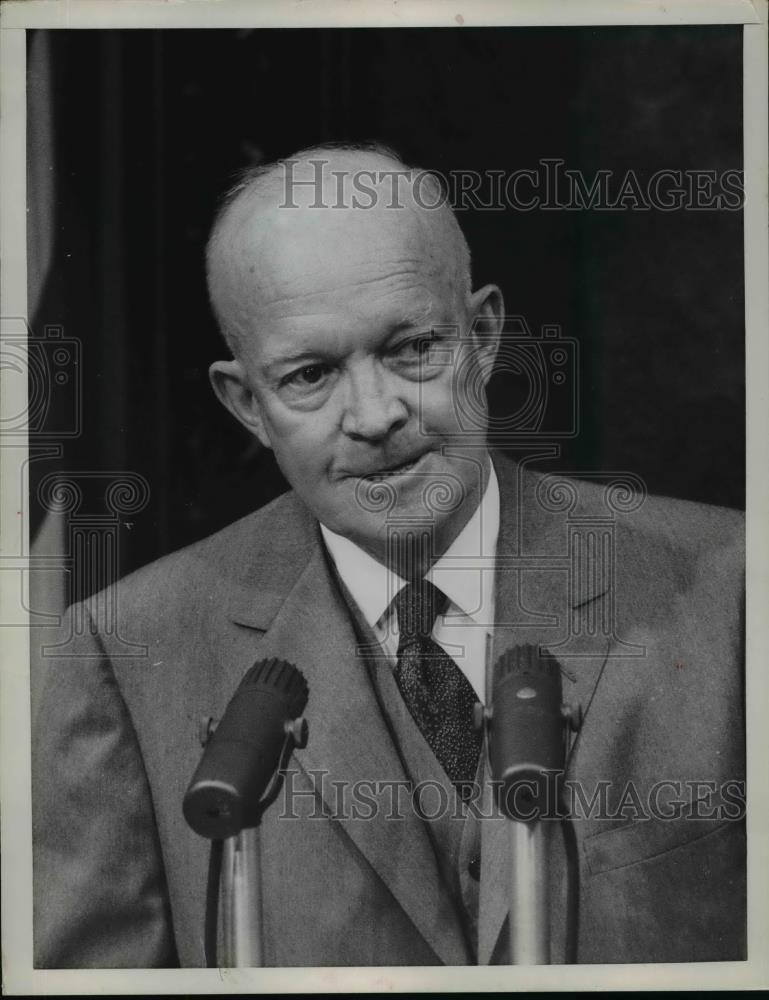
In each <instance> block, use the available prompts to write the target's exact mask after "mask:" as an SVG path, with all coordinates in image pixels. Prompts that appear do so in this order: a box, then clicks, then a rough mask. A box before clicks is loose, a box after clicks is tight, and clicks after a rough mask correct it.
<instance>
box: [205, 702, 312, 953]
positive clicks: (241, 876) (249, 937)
mask: <svg viewBox="0 0 769 1000" xmlns="http://www.w3.org/2000/svg"><path fill="white" fill-rule="evenodd" d="M285 732H286V739H285V742H284V744H283V749H282V751H281V755H280V763H279V765H278V768H277V770H276V771H275V774H274V775H273V777H272V780H271V781H270V784H269V785H268V786H267V788H266V790H265V793H264V795H263V797H262V798H261V799H260V800H259V802H258V804H257V806H256V808H255V809H254V811H253V813H252V815H251V816H250V817H249V820H248V824H247V825H246V826H245V827H244V828H243V829H242V830H241V831H240V832H239V833H236V834H235V835H234V836H232V837H227V838H225V839H224V840H223V841H219V844H220V845H221V850H222V857H221V871H220V876H219V899H218V903H219V907H220V915H221V922H222V939H221V940H222V948H221V956H218V957H217V958H218V960H217V965H219V966H220V967H221V968H227V969H254V968H261V967H262V966H263V965H264V937H263V921H262V867H261V841H260V837H259V827H260V825H261V822H262V816H263V815H264V813H265V811H266V810H267V808H268V807H269V806H271V805H272V803H273V802H274V801H275V799H276V798H277V797H278V794H279V793H280V789H281V788H282V787H283V772H284V770H285V768H286V766H287V764H288V760H289V758H290V756H291V754H292V753H293V751H294V749H295V748H299V749H301V748H302V747H304V746H306V745H307V734H308V727H307V721H306V720H305V719H294V720H291V721H288V722H286V724H285ZM212 859H213V844H212Z"/></svg>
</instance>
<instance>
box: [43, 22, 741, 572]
mask: <svg viewBox="0 0 769 1000" xmlns="http://www.w3.org/2000/svg"><path fill="white" fill-rule="evenodd" d="M37 34H38V35H40V33H37ZM45 35H46V36H47V37H46V39H45V45H44V46H41V47H40V48H41V49H44V57H41V56H40V55H39V53H38V54H36V55H35V58H31V59H30V70H29V94H30V105H29V112H30V116H29V126H28V128H29V130H30V136H31V138H32V139H34V142H33V141H31V142H30V147H29V148H30V155H31V157H32V158H34V157H42V158H43V159H38V161H37V167H38V169H35V164H34V163H33V162H32V160H31V162H30V178H29V202H30V210H31V211H34V209H35V208H36V207H37V208H39V207H40V205H41V204H42V203H43V202H42V200H41V198H42V195H41V190H40V189H41V185H42V184H44V183H52V184H53V189H52V190H53V206H54V208H53V212H52V213H50V218H49V219H48V222H47V225H48V227H49V229H48V232H47V233H45V232H44V233H43V235H42V236H41V235H40V233H39V228H38V230H37V231H32V230H30V237H29V244H30V245H29V252H30V255H31V264H32V265H34V264H35V263H36V258H35V255H36V254H37V255H38V257H40V256H41V254H42V250H41V241H42V240H45V239H47V240H48V241H49V246H50V247H51V255H52V256H51V266H50V268H49V269H48V271H47V277H46V278H45V281H44V283H43V285H42V291H41V294H40V295H39V297H38V298H37V307H36V309H35V311H34V314H33V315H32V316H31V317H30V322H31V327H32V332H33V336H35V337H42V336H43V335H44V333H45V328H46V326H48V325H51V324H54V325H57V326H61V327H63V329H64V333H65V335H66V336H67V337H74V338H78V339H79V340H80V341H81V343H82V362H81V365H80V371H79V376H78V377H79V378H80V380H81V384H82V387H83V399H84V406H83V430H82V433H81V434H80V436H79V437H77V438H75V439H70V440H66V441H65V442H64V451H63V457H62V459H61V460H60V461H59V462H58V467H60V468H63V469H66V470H81V471H84V470H96V471H104V472H118V471H121V470H129V471H132V472H137V473H140V474H141V475H142V476H144V477H146V479H147V480H148V481H149V483H150V487H151V497H150V502H149V504H148V506H147V507H146V508H145V509H144V510H143V511H141V512H139V513H137V514H135V515H132V516H131V518H130V520H129V521H126V523H125V524H123V525H122V528H123V530H122V531H121V542H120V544H121V552H120V571H121V572H126V571H128V570H131V569H133V568H135V567H136V566H139V565H141V564H143V563H145V562H148V561H149V560H151V559H153V558H155V557H156V556H158V555H161V554H163V553H165V552H168V551H170V550H172V549H175V548H178V547H180V546H182V545H184V544H186V543H188V542H190V541H193V540H195V539H197V538H200V537H203V536H204V535H207V534H209V533H210V532H212V531H214V530H216V529H218V528H219V527H222V526H223V525H225V524H227V523H228V522H230V521H232V520H234V519H235V518H236V517H238V516H240V515H242V514H245V513H246V512H248V511H250V510H252V509H254V508H255V507H257V506H259V505H261V504H262V503H264V502H266V501H267V500H268V499H270V498H272V497H273V496H275V495H276V494H277V493H279V492H281V491H282V490H283V489H285V488H286V486H285V483H284V482H283V481H282V479H281V477H280V475H279V473H278V471H277V469H276V467H275V465H274V463H273V461H272V458H271V455H270V454H269V453H268V452H264V451H261V452H260V451H259V450H258V449H257V448H256V447H255V445H254V443H253V441H252V440H251V439H249V438H248V436H247V435H246V433H245V431H242V430H241V429H240V428H239V427H238V425H236V424H235V422H234V421H233V420H232V418H231V417H229V415H228V414H227V413H225V411H224V410H223V409H222V408H221V407H220V405H219V404H218V403H217V402H216V400H215V398H214V396H213V393H212V392H211V390H210V388H209V386H208V381H207V374H206V370H207V367H208V364H209V363H210V362H211V361H212V360H213V359H214V358H215V357H217V356H223V354H224V349H223V348H222V347H221V346H220V342H219V337H218V334H217V331H216V327H215V324H214V321H213V318H212V315H211V312H210V310H209V306H208V302H207V297H206V290H205V280H204V270H203V248H204V244H205V239H206V236H207V231H208V227H209V225H210V222H211V218H212V215H213V211H214V208H215V204H216V199H217V197H218V195H219V194H220V193H221V192H222V190H223V189H224V188H226V187H227V185H228V184H229V182H230V180H231V177H232V174H233V172H234V171H235V170H237V169H238V168H240V167H242V166H244V165H246V164H247V163H249V162H258V161H261V160H271V159H274V158H277V157H280V156H284V155H286V154H288V153H290V152H292V151H293V150H295V149H297V148H300V147H302V146H307V145H310V144H312V143H315V142H322V141H329V140H341V139H351V140H360V139H378V140H381V141H383V142H385V143H388V144H390V145H392V146H394V147H395V148H396V149H397V150H398V151H399V152H400V153H401V154H402V155H403V157H404V158H405V160H406V161H407V162H411V163H416V164H419V165H421V166H424V167H427V168H434V169H438V170H441V171H448V170H450V169H452V168H454V169H456V168H459V169H465V170H467V169H477V170H489V169H499V170H505V171H512V170H515V169H518V168H535V167H536V166H537V163H538V161H539V160H541V159H542V158H544V157H562V158H563V159H564V160H565V161H566V166H567V167H569V168H573V169H581V170H583V171H584V172H585V173H586V174H587V175H588V176H590V175H592V174H593V173H594V172H595V171H597V170H599V169H610V170H612V171H614V172H615V173H616V175H617V176H618V177H620V176H621V175H622V174H623V173H624V172H625V171H627V170H629V169H633V170H635V171H636V172H637V173H638V175H639V176H641V177H643V176H644V175H646V176H648V174H649V173H651V172H653V171H655V170H658V169H662V168H671V169H681V170H691V169H697V170H704V169H712V170H716V171H723V170H727V169H741V167H742V125H741V122H742V83H741V81H742V61H741V46H742V33H741V29H740V28H733V27H720V26H714V27H711V26H708V27H703V26H698V27H686V28H667V27H665V28H596V29H592V28H579V29H576V28H570V29H553V28H548V29H535V28H493V29H491V28H484V29H467V28H461V29H459V28H458V29H456V30H455V29H401V30H373V29H329V30H325V29H324V30H305V29H302V30H297V29H292V30H243V31H230V30H190V31H93V30H91V31H50V32H46V33H45ZM34 36H35V33H30V45H31V46H32V47H34V45H35V44H36V43H35V37H34ZM38 44H39V41H38ZM41 109H42V110H41ZM47 115H49V116H50V133H48V134H49V136H50V138H49V139H48V140H47V141H46V140H45V139H43V141H42V145H41V139H40V136H41V134H42V135H45V134H46V133H45V132H44V130H42V128H41V119H42V118H44V117H46V116H47ZM43 161H45V162H46V163H47V164H48V166H47V168H46V169H47V170H48V174H47V175H46V171H45V170H42V169H39V168H40V167H41V164H42V163H43ZM41 176H43V177H44V176H47V177H48V181H47V182H46V181H41ZM460 222H461V224H462V226H463V228H464V230H465V233H466V235H467V237H468V240H469V242H470V246H471V248H472V250H473V258H474V281H475V283H476V285H480V284H482V283H484V282H486V281H494V282H496V283H497V284H499V285H500V286H501V288H502V290H503V292H504V295H505V300H506V304H507V309H508V312H511V313H518V314H522V315H523V316H524V317H525V318H526V320H527V322H528V324H529V326H530V328H531V330H532V331H533V332H535V333H536V332H539V329H540V327H541V325H542V324H559V325H560V326H561V328H562V331H563V335H564V336H567V337H574V338H576V339H577V340H578V341H579V343H580V347H581V359H582V360H581V365H580V370H579V372H578V378H579V382H580V389H581V407H580V433H579V435H578V436H577V437H576V438H574V439H571V440H567V441H563V442H561V444H562V452H561V456H560V458H559V459H558V460H557V461H556V462H554V463H551V467H552V468H558V469H561V470H564V471H571V472H577V473H579V472H580V471H583V472H584V471H590V470H610V471H620V470H627V471H632V472H634V473H636V474H637V475H639V476H641V477H642V478H643V479H644V481H645V482H646V484H647V486H648V488H649V490H650V491H651V492H655V493H660V494H667V495H671V496H678V497H684V498H688V499H693V500H698V501H704V502H709V503H717V504H724V505H728V506H735V507H740V506H743V504H744V481H745V480H744V477H745V466H744V306H743V256H742V213H741V212H728V211H676V212H661V211H656V210H652V211H650V212H637V211H622V212H601V211H597V210H592V211H577V212H566V211H533V212H520V211H517V212H512V211H507V212H483V213H472V212H462V213H461V214H460ZM36 233H37V235H36ZM506 391H507V393H508V394H509V392H510V391H511V389H510V386H509V385H506V384H505V382H504V380H502V381H500V380H498V381H497V383H496V384H495V385H494V392H493V400H494V401H495V406H497V405H499V404H500V401H504V398H505V393H506ZM57 405H59V404H56V405H53V406H52V407H51V410H50V412H49V415H48V423H49V428H48V429H49V430H52V432H53V433H55V430H56V420H57V419H59V418H58V417H57V408H56V407H57ZM61 405H63V404H61ZM52 467H53V466H52V463H50V462H47V461H38V462H35V463H33V466H32V484H33V489H34V483H35V481H36V480H39V478H40V477H41V476H43V475H45V474H47V473H48V472H50V471H51V468H52ZM40 520H41V512H40V510H39V509H37V510H35V509H33V519H32V528H33V531H34V530H35V529H36V527H37V526H38V525H39V523H40Z"/></svg>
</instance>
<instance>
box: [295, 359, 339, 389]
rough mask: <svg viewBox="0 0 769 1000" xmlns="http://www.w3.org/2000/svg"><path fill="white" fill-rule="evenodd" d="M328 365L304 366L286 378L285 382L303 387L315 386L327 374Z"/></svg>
mask: <svg viewBox="0 0 769 1000" xmlns="http://www.w3.org/2000/svg"><path fill="white" fill-rule="evenodd" d="M328 371H329V369H328V365H305V366H304V368H297V370H296V371H295V372H291V374H290V375H288V376H287V377H286V380H285V381H286V382H288V383H291V384H293V385H297V386H299V387H300V388H301V387H303V386H311V385H317V384H318V383H319V382H320V381H321V380H322V379H323V378H324V376H326V375H327V374H328Z"/></svg>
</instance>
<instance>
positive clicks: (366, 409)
mask: <svg viewBox="0 0 769 1000" xmlns="http://www.w3.org/2000/svg"><path fill="white" fill-rule="evenodd" d="M407 420H408V409H407V407H406V403H405V401H404V400H403V399H402V398H401V397H400V396H399V395H398V393H397V392H396V391H395V386H393V384H392V376H391V375H390V374H389V373H387V372H385V371H383V370H382V368H381V366H380V365H379V364H378V363H377V362H376V361H374V360H373V359H370V360H369V361H368V362H367V363H364V364H361V365H360V366H358V367H357V368H356V370H355V371H354V372H351V373H350V377H349V382H348V393H347V399H346V401H345V408H344V413H343V415H342V430H343V431H344V433H345V434H347V435H348V436H349V437H351V438H354V439H355V440H359V441H381V440H382V439H383V438H386V437H387V436H388V435H389V434H391V433H392V432H393V431H395V430H398V429H399V428H400V427H402V426H403V425H404V424H405V423H406V421H407Z"/></svg>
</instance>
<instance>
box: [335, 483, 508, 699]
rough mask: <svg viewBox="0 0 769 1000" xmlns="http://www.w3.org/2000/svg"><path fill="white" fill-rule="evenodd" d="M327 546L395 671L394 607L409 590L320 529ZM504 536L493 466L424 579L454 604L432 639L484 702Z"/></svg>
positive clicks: (340, 539)
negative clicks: (496, 570)
mask: <svg viewBox="0 0 769 1000" xmlns="http://www.w3.org/2000/svg"><path fill="white" fill-rule="evenodd" d="M320 530H321V532H322V534H323V540H324V542H325V544H326V547H327V549H328V551H329V553H330V555H331V558H332V559H333V560H334V565H335V566H336V569H337V572H338V573H339V576H340V577H341V579H342V581H343V583H344V585H345V586H346V587H347V589H348V590H349V591H350V594H351V595H352V597H353V598H354V600H355V601H356V603H357V604H358V607H359V608H360V610H361V613H362V614H363V617H364V618H365V619H366V621H367V622H368V624H369V625H370V626H371V628H372V630H373V632H374V635H375V636H376V638H377V640H378V642H379V643H380V645H381V647H382V652H383V654H384V655H385V656H386V658H387V659H388V660H389V661H390V663H391V665H392V666H395V663H396V660H397V651H398V616H397V614H396V613H395V609H394V608H392V607H391V602H392V600H393V598H394V597H395V596H396V594H397V593H398V592H399V591H400V590H401V589H402V588H403V587H405V586H406V580H404V579H403V578H402V577H401V576H399V575H398V574H397V573H394V572H393V571H392V570H390V569H388V568H387V567H386V566H384V565H383V564H382V563H380V562H378V561H377V560H376V559H374V558H373V556H370V555H369V554H368V553H367V552H364V551H363V549H361V548H360V547H359V546H358V545H356V544H355V543H354V542H351V541H350V540H349V539H348V538H344V537H343V536H342V535H338V534H336V533H335V532H333V531H329V529H328V528H326V527H325V526H324V525H322V524H321V526H320ZM498 534H499V484H498V483H497V477H496V474H495V472H494V467H493V466H491V473H490V475H489V481H488V483H487V485H486V489H485V491H484V494H483V497H482V499H481V502H480V503H479V504H478V506H477V507H476V509H475V512H474V513H473V515H472V517H471V518H470V520H469V521H468V522H467V524H466V525H465V527H464V528H463V529H462V531H461V532H460V534H459V535H458V536H457V537H456V539H455V540H454V542H453V543H452V544H451V545H450V546H449V548H448V549H447V550H446V552H444V554H443V555H442V556H441V558H440V559H439V560H438V561H437V562H436V563H435V564H434V565H433V567H432V568H431V569H430V571H429V572H428V573H426V574H425V579H426V580H429V581H430V582H431V583H433V584H434V585H435V586H436V587H438V588H439V589H440V590H442V591H443V593H444V594H445V595H446V596H447V597H448V599H449V604H448V607H447V608H446V612H445V614H442V615H438V617H437V619H436V622H435V628H434V629H433V632H432V637H433V639H434V640H435V641H436V642H437V643H438V645H439V646H441V647H442V648H443V649H444V650H445V651H446V652H447V653H448V655H449V656H450V657H451V658H452V659H453V660H454V661H455V662H456V664H457V665H458V666H459V667H460V669H461V670H462V671H463V673H464V674H465V676H466V677H467V679H468V680H469V681H470V683H471V684H472V686H473V688H474V689H475V693H476V694H477V695H478V698H479V699H480V700H481V701H485V686H486V681H485V678H486V648H487V637H489V636H491V635H492V632H493V628H494V596H495V576H494V558H495V554H496V550H497V536H498Z"/></svg>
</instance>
